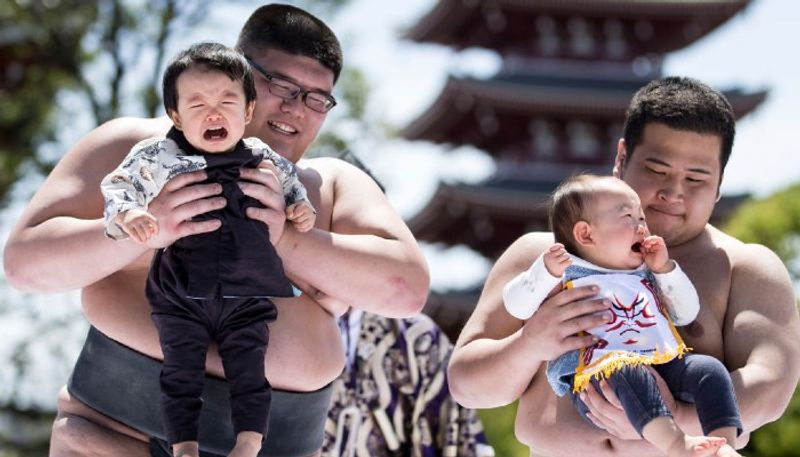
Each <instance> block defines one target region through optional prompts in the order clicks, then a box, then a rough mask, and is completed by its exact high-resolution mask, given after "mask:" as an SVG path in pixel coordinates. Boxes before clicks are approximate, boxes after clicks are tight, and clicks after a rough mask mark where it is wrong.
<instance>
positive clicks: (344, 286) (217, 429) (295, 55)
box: [4, 5, 429, 457]
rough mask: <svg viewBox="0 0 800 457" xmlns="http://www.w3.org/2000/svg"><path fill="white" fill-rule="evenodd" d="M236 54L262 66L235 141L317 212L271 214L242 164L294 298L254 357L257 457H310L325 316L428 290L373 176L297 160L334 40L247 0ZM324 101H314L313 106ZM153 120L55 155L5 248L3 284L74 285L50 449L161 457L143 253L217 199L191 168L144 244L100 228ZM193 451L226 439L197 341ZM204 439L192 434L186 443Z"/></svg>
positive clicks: (223, 415) (218, 389) (415, 305)
mask: <svg viewBox="0 0 800 457" xmlns="http://www.w3.org/2000/svg"><path fill="white" fill-rule="evenodd" d="M237 46H238V48H239V50H240V51H242V52H243V53H244V54H245V55H247V56H249V58H250V60H251V61H252V62H253V63H255V64H256V65H258V66H259V67H260V68H261V69H263V70H264V71H263V72H261V71H260V70H255V71H256V72H258V73H259V75H261V76H264V77H257V78H256V81H255V83H256V92H257V98H256V107H255V110H254V113H253V117H252V120H251V122H250V123H249V124H248V126H247V128H246V130H245V136H256V137H258V138H260V139H262V140H263V141H264V142H266V143H267V144H268V145H270V146H271V147H272V148H273V149H274V150H275V151H277V152H278V153H279V154H281V155H282V156H283V157H285V158H287V159H289V160H290V161H292V162H294V163H295V164H296V166H297V168H298V175H299V177H300V180H301V182H302V183H303V184H304V185H305V187H306V189H307V190H308V196H309V199H310V200H311V202H312V204H313V206H314V208H315V209H316V210H317V213H318V214H317V220H316V223H315V227H314V228H313V229H311V230H310V231H308V232H306V233H300V232H299V231H297V230H296V229H295V228H294V227H292V226H291V224H286V223H285V222H286V218H285V214H284V201H283V195H282V193H281V189H280V185H279V183H278V180H277V178H276V170H275V169H274V168H273V166H272V165H270V164H268V163H264V164H262V165H261V166H260V168H258V169H247V168H245V169H242V170H241V180H240V181H239V185H240V187H241V189H242V191H243V192H244V193H245V194H246V195H248V196H250V197H252V198H255V199H256V200H258V201H259V202H261V203H262V204H263V206H264V208H249V209H248V211H247V216H248V217H250V218H252V219H255V220H258V221H261V222H263V223H264V224H265V230H267V229H268V232H269V236H270V240H271V241H272V242H273V244H274V245H275V247H276V250H277V251H278V253H279V255H280V256H281V258H282V259H283V266H284V269H285V270H286V273H287V275H288V276H289V278H290V279H291V280H292V282H293V283H294V284H295V285H297V286H298V288H300V289H301V290H302V291H303V292H304V293H303V295H301V296H300V297H296V298H289V299H275V300H274V302H275V305H276V307H277V308H278V319H277V320H276V321H275V322H274V323H273V324H271V325H270V345H269V348H268V350H267V354H266V366H268V367H270V369H269V373H268V379H269V382H270V383H271V384H272V386H273V388H274V390H273V397H272V409H271V414H270V418H271V419H270V423H269V435H268V438H267V440H266V442H265V443H264V446H263V448H262V452H261V454H260V455H284V456H304V455H317V453H318V451H319V449H320V447H321V442H322V427H323V425H324V421H325V416H326V414H327V410H328V405H329V403H330V388H329V387H328V386H329V383H330V382H331V381H332V380H333V379H335V378H336V377H337V376H338V375H339V374H340V373H341V371H342V367H343V365H344V351H343V348H342V345H341V342H340V341H341V340H340V337H339V332H338V328H337V325H336V318H335V316H337V315H340V314H341V313H343V312H344V311H345V310H346V309H348V307H349V306H352V307H354V308H358V309H363V310H365V311H368V312H372V313H377V314H381V315H385V316H390V317H403V316H409V315H413V314H416V313H417V312H418V311H419V310H420V308H421V307H422V305H423V304H424V301H425V298H426V295H427V290H428V281H429V278H428V272H427V267H426V265H425V261H424V258H423V256H422V254H421V252H420V251H419V248H418V247H417V245H416V242H415V241H414V239H413V236H412V235H411V233H410V231H409V230H408V228H407V227H406V226H405V224H404V223H403V222H402V220H401V218H400V217H399V216H398V215H397V214H396V212H395V211H394V210H393V209H392V208H391V207H390V206H389V204H388V202H387V201H386V199H385V197H384V196H383V194H382V193H381V191H380V189H379V188H378V186H377V185H375V184H374V183H373V181H372V180H371V179H370V178H369V177H368V176H367V175H366V174H365V173H363V172H361V171H360V170H358V169H357V168H355V167H352V166H350V165H348V164H346V163H344V162H342V161H339V160H335V159H329V158H320V159H313V160H301V159H302V157H303V155H304V154H305V152H306V151H307V150H308V148H309V145H310V144H311V143H312V141H313V140H314V139H315V138H316V136H317V133H318V132H319V129H320V127H321V126H322V123H323V122H324V120H325V117H326V110H329V109H331V108H332V107H333V104H332V103H331V102H332V101H333V99H332V98H330V99H329V98H328V97H330V94H331V92H332V89H333V85H334V83H335V81H336V79H337V77H338V75H339V70H340V68H341V49H340V46H339V43H338V40H337V39H336V37H335V35H334V34H333V33H332V32H331V31H330V29H328V27H327V26H326V25H325V24H324V23H322V22H321V21H319V20H318V19H317V18H315V17H313V16H311V15H310V14H308V13H307V12H305V11H303V10H300V9H297V8H294V7H290V6H285V5H268V6H264V7H261V8H259V9H257V10H256V11H255V12H254V13H253V14H252V15H251V17H250V18H249V19H248V21H247V23H246V24H245V25H244V27H243V29H242V32H241V34H240V36H239V40H238V44H237ZM326 100H327V101H326ZM170 125H171V122H170V121H169V119H168V118H166V117H164V118H160V119H132V118H123V119H117V120H113V121H111V122H109V123H106V124H104V125H102V126H100V127H98V128H96V129H95V130H94V131H92V132H90V133H89V134H88V135H87V136H86V137H84V138H83V139H82V140H81V141H80V142H78V143H77V144H76V145H75V147H74V148H73V149H72V150H70V151H69V152H68V153H67V154H66V155H65V156H64V158H63V159H62V160H61V161H60V162H59V164H58V165H57V166H56V168H55V169H54V170H53V172H52V173H51V175H50V176H49V177H48V178H47V180H46V181H45V182H44V184H43V185H42V186H41V187H40V189H39V190H38V191H37V193H36V195H34V197H33V199H32V200H31V202H30V203H29V205H28V207H27V208H26V211H25V212H24V214H23V215H22V216H21V218H20V220H19V222H18V223H17V225H16V227H15V228H14V229H13V232H12V234H11V236H10V238H9V240H8V243H7V244H6V249H5V259H4V260H5V266H6V275H7V277H8V279H9V281H10V282H11V283H12V284H13V285H14V286H16V287H18V288H21V289H24V290H28V291H32V292H50V291H57V290H67V289H74V288H82V289H83V291H82V302H83V309H84V312H85V314H86V317H87V318H88V319H89V322H90V323H91V324H92V328H91V330H90V332H89V336H88V337H87V342H86V344H85V347H84V350H83V352H82V353H81V356H80V357H79V360H78V362H77V364H76V367H75V369H74V371H73V374H72V377H71V379H70V383H69V385H68V387H67V388H65V389H62V391H61V393H60V395H59V403H58V407H59V411H58V417H57V419H56V423H55V424H54V427H53V433H52V439H51V450H50V455H53V456H85V455H92V456H121V455H124V456H131V457H138V456H148V455H154V456H166V455H169V451H168V450H167V449H166V447H165V445H164V442H163V430H162V429H161V423H160V418H159V416H158V392H159V387H158V373H159V371H160V367H161V364H160V362H158V360H160V359H161V356H162V354H161V349H160V347H159V343H158V337H157V334H156V330H155V327H154V326H153V324H152V321H151V319H150V306H149V304H148V303H147V300H146V299H145V296H144V282H145V277H146V274H147V270H148V265H149V263H150V259H151V257H152V253H153V249H155V248H161V247H164V246H168V245H170V244H171V243H172V242H174V241H175V240H176V239H179V238H182V237H185V236H188V235H192V234H196V233H204V232H210V231H214V230H216V229H218V228H219V221H216V220H203V221H195V220H193V218H194V217H195V216H197V215H200V214H204V213H206V212H209V211H211V210H214V209H219V208H221V207H223V206H225V205H226V201H225V200H224V199H223V198H221V197H220V196H219V193H220V191H221V189H220V186H219V185H217V184H198V183H200V182H202V181H203V180H204V179H205V177H206V176H205V173H204V172H202V171H200V172H194V173H187V174H181V175H179V176H177V177H176V178H174V179H173V180H171V181H170V182H169V183H168V184H167V185H166V186H165V187H164V189H163V190H162V192H161V193H160V194H159V195H158V197H157V198H155V199H154V200H153V201H152V202H151V204H150V205H149V207H148V210H149V212H151V213H152V214H153V215H155V216H156V217H158V219H159V222H160V227H159V232H158V234H156V235H155V236H153V237H152V238H150V240H149V241H148V244H147V246H144V247H143V246H140V245H137V244H136V243H132V242H115V241H113V240H111V239H109V238H107V237H105V235H104V234H103V232H104V224H103V220H102V212H103V203H102V198H101V195H100V193H99V192H97V188H98V186H99V183H100V180H101V179H102V178H103V176H105V175H106V174H107V173H108V172H109V171H111V170H112V169H113V168H114V167H115V166H116V165H117V164H118V163H119V162H120V161H121V160H122V158H123V157H124V155H125V154H126V153H127V152H128V151H129V150H130V149H131V147H132V146H133V145H134V144H136V143H137V142H139V141H141V140H142V139H145V138H150V137H157V136H163V135H164V134H165V133H166V132H167V130H168V129H169V127H170ZM206 366H207V371H208V372H209V374H210V375H211V376H214V377H215V378H207V379H206V390H205V392H204V394H203V398H204V407H203V411H204V413H203V415H202V416H201V421H200V436H201V443H200V446H201V450H204V452H201V455H217V454H225V453H227V452H228V450H229V449H230V447H231V445H232V444H233V436H232V432H231V424H230V421H229V420H228V418H229V411H228V405H227V400H226V398H227V386H226V384H225V383H224V382H222V381H220V380H218V379H216V378H220V377H222V376H223V370H222V366H221V363H220V359H219V355H218V353H217V351H216V350H214V349H212V350H211V351H209V355H208V360H207V365H206ZM203 439H206V441H202V440H203Z"/></svg>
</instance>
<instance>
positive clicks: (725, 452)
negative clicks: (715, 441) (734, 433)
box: [717, 443, 742, 457]
mask: <svg viewBox="0 0 800 457" xmlns="http://www.w3.org/2000/svg"><path fill="white" fill-rule="evenodd" d="M717 457H742V454H739V453H738V452H737V451H736V449H734V448H733V446H731V445H730V444H728V443H725V444H723V445H722V447H720V448H719V449H718V450H717Z"/></svg>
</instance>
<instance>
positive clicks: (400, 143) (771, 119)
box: [0, 0, 800, 404]
mask: <svg viewBox="0 0 800 457" xmlns="http://www.w3.org/2000/svg"><path fill="white" fill-rule="evenodd" d="M220 3H226V4H225V5H224V6H222V7H221V8H223V9H219V10H216V11H214V12H213V13H212V14H209V18H210V19H209V20H207V21H206V22H204V23H203V24H198V26H197V27H196V28H195V29H194V30H193V31H192V32H191V33H186V34H182V35H181V36H180V37H179V38H178V39H176V40H175V41H174V42H173V43H171V45H170V47H171V50H170V51H169V52H168V54H174V53H175V52H177V51H178V50H179V49H182V48H184V47H186V46H187V45H189V44H190V43H192V42H194V41H200V40H216V41H220V42H223V43H226V44H231V45H232V44H233V43H234V42H235V39H236V33H237V32H238V30H239V29H240V28H241V25H242V24H243V23H244V20H245V19H246V17H247V16H248V14H249V13H250V12H251V11H252V9H253V6H252V4H249V5H239V4H227V2H220ZM434 4H435V0H405V1H402V2H384V1H380V2H378V1H374V0H352V1H351V3H350V4H349V5H348V6H347V7H346V8H345V9H343V10H342V11H340V12H338V13H337V14H336V15H335V17H334V18H330V19H327V20H329V22H330V24H331V26H332V28H333V29H334V31H335V32H336V33H337V35H339V37H340V39H341V41H342V43H343V46H344V48H345V65H351V66H356V67H358V68H359V69H361V70H362V71H363V72H364V74H365V76H366V78H367V81H368V83H369V85H370V86H371V89H372V90H371V98H370V103H369V105H368V118H370V119H372V120H373V121H374V123H375V125H376V126H377V125H378V124H386V125H389V126H392V127H394V128H395V129H400V128H402V127H404V126H405V125H407V124H408V123H409V122H410V121H411V120H413V119H414V118H415V117H416V116H418V115H419V114H421V113H422V112H424V111H425V109H426V108H427V107H428V106H429V105H430V103H431V102H432V101H433V99H434V98H435V97H436V96H437V94H438V93H439V91H440V90H441V88H442V87H443V86H444V83H445V81H446V79H447V76H448V74H457V75H470V76H475V77H489V76H491V75H492V74H493V72H495V71H496V70H497V68H498V66H499V60H498V58H497V56H495V55H494V54H493V53H491V52H488V51H485V50H478V49H473V50H467V51H464V52H461V53H455V52H453V51H451V50H449V49H447V48H445V47H442V46H439V45H433V44H419V43H415V42H411V41H408V40H402V39H400V37H401V36H402V33H403V31H404V30H406V29H408V28H409V27H411V26H412V25H413V24H414V23H415V22H416V21H417V20H418V19H419V18H420V17H421V16H422V15H424V14H425V13H426V12H427V11H429V10H430V8H432V7H433V5H434ZM223 13H224V14H223ZM798 25H800V2H796V1H793V0H754V1H753V2H752V4H751V5H750V6H749V7H748V8H747V9H746V10H745V11H744V12H743V13H741V14H739V15H737V16H736V17H734V18H733V19H732V20H730V21H728V22H727V23H726V24H725V25H723V26H722V27H720V28H719V29H717V30H716V31H714V32H713V33H711V34H710V35H708V36H706V37H705V38H703V39H702V40H700V41H698V42H696V43H694V44H693V45H691V46H690V47H689V48H687V49H685V50H682V51H679V52H675V53H673V54H671V55H669V56H668V57H667V58H666V60H665V63H664V70H665V74H676V75H686V76H692V77H696V78H699V79H701V80H703V81H705V82H707V83H708V84H710V85H712V86H713V87H715V88H718V89H722V90H726V89H730V88H742V89H745V90H760V89H764V88H766V89H768V90H769V97H768V99H767V100H766V102H765V103H764V104H762V106H761V107H759V108H758V109H757V110H756V111H754V112H753V113H751V114H750V115H748V116H747V117H746V118H744V119H743V120H742V121H740V122H739V124H738V126H737V128H738V133H737V137H736V143H735V145H734V151H733V155H732V157H731V160H730V162H729V164H728V167H727V170H726V174H725V180H724V182H723V186H722V190H723V193H742V192H750V193H753V194H755V195H757V196H764V195H768V194H769V193H771V192H774V191H776V190H778V189H780V188H782V187H785V186H788V185H790V184H792V183H796V182H799V181H800V151H798V149H799V148H798V146H797V144H798V143H797V141H796V140H795V139H794V138H792V137H791V135H793V134H794V132H795V130H797V129H798V128H800V114H798V112H799V110H800V85H799V84H798V81H800V58H798V57H797V56H796V54H797V52H796V50H795V49H793V46H794V45H795V44H796V43H797V42H798V41H799V40H798V32H797V28H798ZM64 97H65V98H68V96H66V95H65V96H64ZM58 103H62V104H67V103H68V100H66V99H59V101H58ZM130 114H137V113H130ZM331 116H332V117H333V116H335V110H334V112H333V114H332V115H331ZM333 120H335V119H330V121H333ZM327 125H328V127H327V128H332V126H334V125H335V123H334V122H328V124H327ZM91 127H92V126H91V125H90V124H87V123H81V122H80V121H79V120H77V119H76V120H75V122H74V123H71V124H70V128H69V129H67V131H66V132H64V134H63V135H62V137H61V138H62V139H63V144H62V145H56V146H54V147H53V148H52V151H50V153H52V154H61V153H63V151H64V150H65V147H64V145H68V144H71V143H73V142H74V141H76V140H77V139H78V138H79V137H80V136H82V135H83V134H84V133H86V132H87V131H88V130H89V129H91ZM346 133H347V136H348V137H351V138H357V139H355V140H354V141H353V142H352V143H351V147H352V150H353V152H355V153H356V154H358V155H359V156H360V157H361V158H362V159H363V161H364V162H365V163H366V164H367V166H368V167H369V168H371V169H372V170H373V172H374V173H375V175H376V176H377V177H378V179H380V180H381V181H382V182H383V183H384V184H385V185H386V187H387V196H388V198H389V200H390V202H391V204H392V205H394V206H395V207H396V208H397V210H398V211H399V212H400V214H401V215H403V216H404V217H406V218H410V217H412V216H413V215H414V214H415V213H416V212H417V211H419V209H421V208H422V207H423V206H424V205H425V204H426V203H427V201H428V200H429V199H430V197H431V196H432V195H433V193H434V191H435V189H436V186H437V185H438V183H439V182H440V181H448V182H453V181H465V182H475V181H478V180H480V179H483V178H486V177H488V176H490V175H491V173H492V172H493V170H494V164H493V163H492V161H491V159H490V158H489V156H488V155H486V154H485V153H483V152H481V151H477V150H475V149H473V148H470V147H460V148H457V149H455V150H452V151H444V150H442V148H440V147H438V146H436V145H432V144H428V143H424V142H408V141H404V140H390V141H385V140H382V139H381V135H380V134H379V133H378V130H377V127H375V128H374V129H373V128H371V127H370V128H369V130H368V131H364V132H359V131H355V132H353V131H350V132H346ZM36 185H38V182H35V181H31V182H29V183H26V184H25V185H24V186H22V188H21V189H18V192H19V194H20V195H25V194H27V193H28V192H29V191H30V190H31V189H32V188H34V187H35V186H36ZM22 204H24V201H20V202H19V204H18V205H16V206H15V207H13V208H11V209H9V210H7V211H6V212H5V214H4V215H3V216H4V217H3V221H2V224H0V228H2V232H3V233H2V235H3V238H2V239H3V240H4V239H5V236H6V234H7V230H8V227H9V223H10V221H13V220H14V219H15V218H16V216H17V215H18V213H19V209H20V208H21V205H22ZM422 247H423V251H424V252H425V254H426V257H427V259H428V261H429V263H430V266H431V276H432V284H433V286H434V287H436V288H437V289H459V288H464V287H469V286H472V285H475V284H479V283H480V282H481V281H482V279H483V278H484V277H485V275H486V273H487V272H488V270H489V268H490V267H491V264H490V262H489V261H488V260H486V259H483V258H481V257H480V256H478V255H477V254H475V253H473V252H471V251H470V250H469V249H467V248H465V247H463V246H456V247H452V248H448V247H445V246H439V245H428V244H423V246H422ZM23 301H24V302H25V303H27V306H25V307H20V306H14V305H13V304H15V303H20V302H23ZM55 301H58V302H65V303H67V304H66V305H63V306H58V305H55V306H54V303H53V302H55ZM3 308H8V309H6V310H5V311H3ZM0 311H3V321H2V323H0V331H2V332H3V333H4V335H6V336H7V344H4V345H3V346H2V348H0V360H11V359H12V358H13V357H15V354H16V352H15V351H16V350H17V346H16V344H14V342H15V341H19V342H22V341H25V340H27V338H26V337H25V334H32V332H39V331H40V330H39V329H40V328H41V329H42V330H41V332H42V333H41V334H43V335H45V338H38V339H36V340H35V341H34V343H33V344H34V347H32V348H29V350H28V352H27V354H30V357H31V358H32V360H33V365H32V368H31V370H30V373H29V374H28V376H35V377H36V378H37V379H39V380H44V379H47V380H49V381H48V382H47V383H46V385H45V384H44V383H42V382H36V383H34V384H31V386H33V387H32V388H30V389H29V390H24V391H21V392H19V391H14V388H13V386H14V385H16V383H14V382H13V381H14V379H13V377H14V376H16V375H15V374H14V373H13V370H0V398H7V397H9V396H16V397H17V398H21V399H22V401H23V403H26V402H33V403H38V404H52V403H53V401H54V398H55V392H56V391H57V389H58V387H59V386H60V385H61V384H62V383H63V380H64V379H65V378H66V376H67V375H68V373H69V370H70V367H71V366H72V360H74V356H75V355H77V350H78V348H79V347H80V343H81V341H82V340H81V338H82V335H83V332H84V331H85V325H86V324H85V322H84V321H83V320H81V319H76V317H75V316H78V315H80V308H79V300H78V296H77V293H70V294H59V295H26V294H21V293H18V292H15V291H10V292H9V293H7V294H5V298H4V299H3V300H0ZM45 317H46V318H47V319H50V320H51V321H52V320H53V319H55V320H57V321H59V322H62V323H63V325H62V326H60V327H59V328H58V329H57V330H56V331H53V330H52V327H49V330H47V331H46V333H45V332H44V328H45V327H44V326H42V325H39V324H38V321H39V320H40V319H43V318H45ZM31 322H36V323H37V324H36V325H32V324H31ZM70 335H72V336H70ZM75 335H77V336H75ZM54 345H55V346H58V347H59V349H60V351H61V353H62V355H63V356H62V357H60V359H62V362H63V363H61V364H53V363H52V358H51V357H50V356H48V355H47V351H48V350H49V349H48V348H50V347H52V346H54ZM23 385H25V384H23Z"/></svg>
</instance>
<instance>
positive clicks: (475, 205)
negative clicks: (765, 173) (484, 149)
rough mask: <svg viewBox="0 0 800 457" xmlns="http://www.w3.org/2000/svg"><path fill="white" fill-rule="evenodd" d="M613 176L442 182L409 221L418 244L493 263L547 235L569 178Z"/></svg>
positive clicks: (543, 170) (567, 170) (722, 213)
mask: <svg viewBox="0 0 800 457" xmlns="http://www.w3.org/2000/svg"><path fill="white" fill-rule="evenodd" d="M598 168H599V167H598ZM536 169H539V171H538V173H536V172H535V170H536ZM608 171H609V170H608V167H605V169H603V170H600V169H577V168H574V167H568V166H562V167H557V166H551V167H549V168H548V167H546V166H544V167H537V166H535V165H529V171H528V172H526V171H525V170H522V169H517V170H516V172H515V173H514V174H511V173H509V174H508V175H507V176H506V177H498V176H494V177H492V178H489V179H488V180H486V181H484V182H482V183H478V184H445V183H440V184H439V187H438V188H437V190H436V193H435V194H434V196H433V198H432V199H431V200H430V202H428V204H427V205H426V206H425V207H424V208H423V209H422V210H420V212H419V213H418V214H416V215H415V216H414V217H412V218H411V219H410V220H409V221H408V226H409V228H410V229H411V231H412V232H413V233H414V236H415V237H416V238H417V239H419V240H423V241H427V242H443V243H446V244H447V245H458V244H464V245H467V246H469V247H470V248H471V249H473V250H475V251H477V252H479V253H481V254H482V255H483V256H485V257H487V258H490V259H494V258H497V257H499V255H500V254H501V253H502V252H503V251H504V250H505V249H506V248H507V247H508V246H509V245H511V243H512V242H513V241H514V240H516V239H517V238H518V237H520V236H521V235H523V234H524V233H527V232H530V231H536V230H541V231H547V230H548V228H547V204H548V202H549V199H550V195H551V194H552V192H553V191H554V190H555V188H556V187H557V186H558V184H559V183H560V182H561V181H562V180H563V179H564V178H566V177H568V176H570V175H572V174H575V173H577V172H588V173H595V174H601V175H602V174H605V173H607V172H608ZM537 175H538V176H537ZM544 175H548V177H544ZM747 197H748V195H732V196H731V195H726V196H723V197H722V199H720V201H719V202H718V203H717V205H716V207H715V210H714V214H712V217H711V223H712V224H715V225H717V224H720V223H721V222H722V221H724V220H726V219H727V218H728V217H729V216H730V215H731V214H732V212H733V211H734V210H735V209H736V207H737V206H738V205H739V204H740V203H741V202H742V201H743V200H744V199H746V198H747Z"/></svg>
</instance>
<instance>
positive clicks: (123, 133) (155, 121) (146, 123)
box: [93, 117, 172, 143]
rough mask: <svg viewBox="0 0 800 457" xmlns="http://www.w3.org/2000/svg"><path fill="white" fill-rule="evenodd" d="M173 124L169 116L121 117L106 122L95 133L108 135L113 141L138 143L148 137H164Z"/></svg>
mask: <svg viewBox="0 0 800 457" xmlns="http://www.w3.org/2000/svg"><path fill="white" fill-rule="evenodd" d="M171 125H172V123H171V122H170V120H169V118H167V117H158V118H138V117H120V118H116V119H112V120H110V121H108V122H105V123H104V124H102V125H100V126H99V127H97V128H96V129H95V130H94V132H93V133H94V134H96V135H97V134H99V135H103V136H106V137H107V138H108V139H109V140H113V141H118V142H125V143H138V142H139V141H142V140H144V139H147V138H154V137H163V136H164V135H165V134H166V133H167V131H168V130H169V128H170V126H171Z"/></svg>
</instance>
